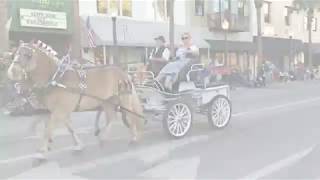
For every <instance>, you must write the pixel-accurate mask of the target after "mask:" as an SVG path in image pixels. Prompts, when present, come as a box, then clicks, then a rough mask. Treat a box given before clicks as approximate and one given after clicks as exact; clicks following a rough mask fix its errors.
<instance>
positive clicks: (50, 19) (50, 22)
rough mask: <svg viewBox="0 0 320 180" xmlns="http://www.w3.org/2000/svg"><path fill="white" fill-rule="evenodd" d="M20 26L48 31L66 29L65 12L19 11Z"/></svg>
mask: <svg viewBox="0 0 320 180" xmlns="http://www.w3.org/2000/svg"><path fill="white" fill-rule="evenodd" d="M20 25H21V26H23V27H38V28H48V29H67V16H66V13H65V12H54V11H44V10H35V9H22V8H21V9H20Z"/></svg>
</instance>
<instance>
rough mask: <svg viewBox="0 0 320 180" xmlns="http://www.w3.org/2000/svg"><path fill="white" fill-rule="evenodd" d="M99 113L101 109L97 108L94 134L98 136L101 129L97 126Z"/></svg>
mask: <svg viewBox="0 0 320 180" xmlns="http://www.w3.org/2000/svg"><path fill="white" fill-rule="evenodd" d="M101 113H102V111H101V110H98V111H97V114H96V119H95V124H94V126H95V131H94V135H95V136H99V134H100V132H101V129H100V127H99V122H100V116H101Z"/></svg>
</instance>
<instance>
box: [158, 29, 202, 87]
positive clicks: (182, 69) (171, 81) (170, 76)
mask: <svg viewBox="0 0 320 180" xmlns="http://www.w3.org/2000/svg"><path fill="white" fill-rule="evenodd" d="M181 40H182V43H183V44H182V46H181V47H179V48H178V50H177V51H176V61H173V62H170V63H168V64H167V65H166V66H164V68H163V69H162V70H161V71H160V73H159V75H158V76H157V78H156V79H157V80H158V81H159V82H160V83H162V84H164V87H165V88H166V89H167V90H169V91H173V90H177V89H178V87H179V81H183V80H186V75H187V73H188V71H189V70H190V67H191V65H192V64H196V63H198V61H199V48H198V47H197V46H195V45H194V44H193V43H192V39H191V35H190V33H183V34H182V36H181ZM174 86H175V87H174Z"/></svg>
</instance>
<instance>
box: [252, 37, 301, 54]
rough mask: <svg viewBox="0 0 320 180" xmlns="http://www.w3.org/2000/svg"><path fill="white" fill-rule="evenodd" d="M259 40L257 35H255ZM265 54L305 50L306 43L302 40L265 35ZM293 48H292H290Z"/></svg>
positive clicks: (255, 40) (263, 41)
mask: <svg viewBox="0 0 320 180" xmlns="http://www.w3.org/2000/svg"><path fill="white" fill-rule="evenodd" d="M254 42H255V43H256V42H257V37H254ZM262 44H263V54H265V55H268V56H284V55H288V54H290V51H291V52H292V53H296V52H300V51H303V48H304V45H303V42H302V41H301V40H297V39H284V38H273V37H263V38H262ZM290 49H291V50H290Z"/></svg>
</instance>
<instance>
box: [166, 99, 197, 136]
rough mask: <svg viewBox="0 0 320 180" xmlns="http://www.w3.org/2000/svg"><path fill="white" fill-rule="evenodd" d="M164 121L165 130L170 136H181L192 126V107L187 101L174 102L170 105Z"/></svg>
mask: <svg viewBox="0 0 320 180" xmlns="http://www.w3.org/2000/svg"><path fill="white" fill-rule="evenodd" d="M163 122H164V128H165V130H166V131H167V133H168V134H169V135H170V136H172V137H175V138H181V137H183V136H185V135H186V134H187V133H188V132H189V130H190V128H191V125H192V109H191V107H190V106H189V105H187V104H186V103H183V102H178V103H174V104H173V105H171V106H170V107H169V109H168V111H167V113H166V115H165V118H164V121H163Z"/></svg>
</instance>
